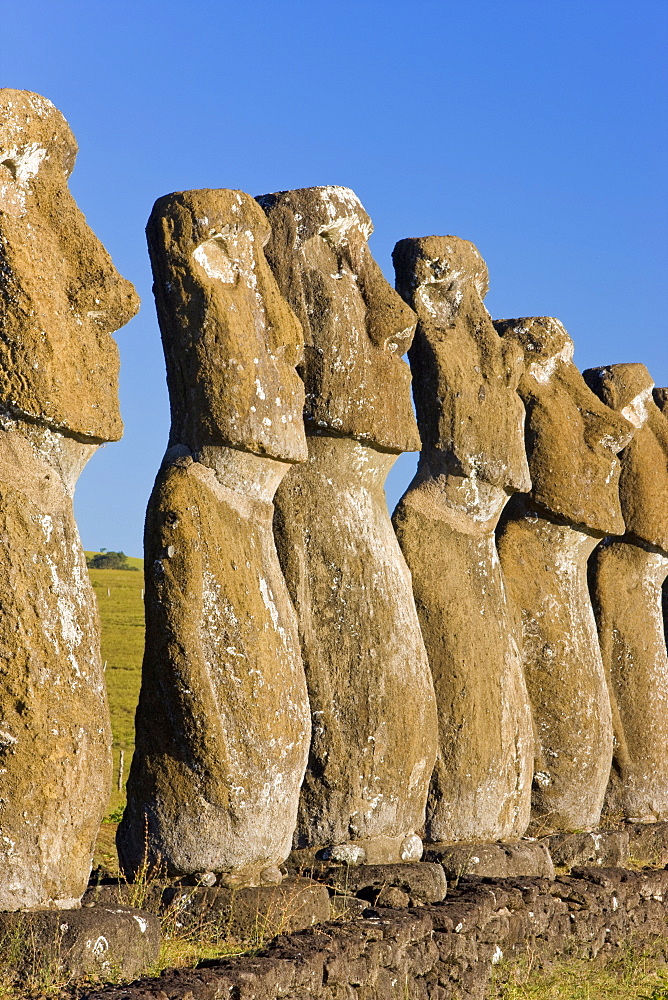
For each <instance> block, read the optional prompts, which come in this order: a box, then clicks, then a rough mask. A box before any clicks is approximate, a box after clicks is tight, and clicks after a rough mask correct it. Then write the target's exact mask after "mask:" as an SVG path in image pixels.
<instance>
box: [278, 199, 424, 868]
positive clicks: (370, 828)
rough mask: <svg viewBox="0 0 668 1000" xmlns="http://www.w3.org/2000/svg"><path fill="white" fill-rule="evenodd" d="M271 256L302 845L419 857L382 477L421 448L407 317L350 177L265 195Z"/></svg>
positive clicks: (402, 607)
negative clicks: (301, 735)
mask: <svg viewBox="0 0 668 1000" xmlns="http://www.w3.org/2000/svg"><path fill="white" fill-rule="evenodd" d="M258 201H259V203H260V204H261V205H262V207H263V208H264V210H265V212H266V213H267V215H268V216H269V220H270V222H271V226H272V233H273V235H272V239H271V240H270V242H269V244H268V245H267V257H268V259H269V262H270V264H271V266H272V268H273V270H274V273H275V275H276V277H277V280H278V283H279V286H280V287H281V289H282V291H283V293H284V295H285V296H286V298H287V299H288V301H289V302H290V304H291V306H292V308H293V309H294V310H295V312H296V313H297V315H298V316H299V318H300V319H301V321H302V324H303V326H304V336H305V340H306V346H305V353H304V361H303V363H302V365H301V367H300V371H301V373H302V377H303V379H304V382H305V386H306V407H305V420H306V431H307V440H308V452H309V460H308V464H306V465H303V466H299V467H296V468H295V469H293V471H292V472H291V473H290V474H289V475H288V476H287V477H286V478H285V480H284V481H283V483H282V484H281V486H280V488H279V490H278V493H277V495H276V518H275V533H276V538H277V545H278V550H279V557H280V559H281V565H282V566H283V570H284V573H285V576H286V580H287V583H288V587H289V590H290V594H291V596H292V599H293V601H294V604H295V607H296V610H297V616H298V619H299V629H300V639H301V647H302V654H303V657H304V665H305V668H306V676H307V681H308V687H309V697H310V702H311V712H312V723H313V738H312V742H311V751H310V758H309V764H308V768H307V772H306V776H305V779H304V786H303V789H302V794H301V799H300V807H299V822H298V827H297V832H296V835H295V847H297V848H322V849H325V851H324V854H325V856H327V857H330V858H332V859H334V860H341V861H357V862H359V861H367V862H368V863H395V862H400V861H406V860H412V859H415V858H419V857H420V856H421V854H422V841H421V839H420V836H419V832H420V831H421V829H422V827H423V824H424V810H425V803H426V798H427V789H428V785H429V778H430V776H431V771H432V768H433V764H434V760H435V756H436V738H437V723H436V708H435V702H434V690H433V685H432V681H431V676H430V673H429V665H428V663H427V657H426V653H425V648H424V643H423V641H422V636H421V634H420V627H419V623H418V619H417V614H416V611H415V603H414V601H413V595H412V591H411V580H410V574H409V572H408V569H407V567H406V563H405V562H404V559H403V557H402V555H401V550H400V549H399V546H398V544H397V540H396V537H395V535H394V532H393V530H392V524H391V521H390V518H389V515H388V512H387V505H386V500H385V494H384V490H383V484H384V481H385V478H386V476H387V473H388V472H389V470H390V468H391V466H392V464H393V463H394V461H395V460H396V457H397V455H398V454H399V453H400V452H402V451H413V450H415V449H417V447H418V446H419V438H418V432H417V426H416V423H415V417H414V415H413V411H412V408H411V401H410V370H409V368H408V365H406V364H405V362H404V361H402V355H403V353H404V351H405V350H406V349H407V348H408V347H409V346H410V343H411V340H412V337H413V332H414V328H415V315H414V314H413V312H412V311H411V310H410V309H409V308H408V306H406V305H405V304H404V303H403V302H402V301H401V299H400V298H399V296H398V295H397V294H396V292H395V291H394V290H393V289H392V288H391V287H390V285H388V283H387V281H386V280H385V278H384V277H383V275H382V273H381V271H380V268H379V267H378V265H377V264H376V263H375V261H374V260H373V258H372V256H371V254H370V252H369V248H368V245H367V240H368V238H369V235H370V233H371V231H372V225H371V220H370V219H369V216H368V215H367V214H366V212H365V211H364V209H363V208H362V206H361V204H360V202H359V201H358V199H357V197H356V196H355V195H354V194H353V192H352V191H350V190H348V189H347V188H340V187H322V188H306V189H303V190H299V191H284V192H280V193H279V194H271V195H265V196H263V197H261V198H259V199H258Z"/></svg>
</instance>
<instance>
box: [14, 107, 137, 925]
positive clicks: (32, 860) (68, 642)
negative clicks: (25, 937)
mask: <svg viewBox="0 0 668 1000" xmlns="http://www.w3.org/2000/svg"><path fill="white" fill-rule="evenodd" d="M76 149H77V147H76V143H75V141H74V137H73V136H72V133H71V131H70V129H69V126H68V125H67V122H66V121H65V119H64V118H63V117H62V115H61V114H60V112H59V111H57V110H56V108H55V107H54V106H53V105H52V104H51V102H50V101H47V100H46V99H45V98H43V97H39V96H38V95H37V94H31V93H28V92H26V91H15V90H0V270H1V271H2V275H3V277H2V286H1V287H0V534H1V536H2V542H3V544H2V548H1V549H0V602H1V604H2V615H0V775H1V777H0V910H16V909H20V908H31V907H33V908H50V907H53V908H56V907H64V908H68V907H73V906H77V905H78V902H79V899H80V897H81V895H82V893H83V891H84V889H85V887H86V883H87V881H88V876H89V874H90V869H91V859H92V853H93V845H94V842H95V837H96V834H97V829H98V826H99V823H100V820H101V819H102V815H103V810H104V807H105V805H106V800H107V797H108V793H109V783H110V779H111V729H110V723H109V713H108V707H107V699H106V692H105V687H104V676H103V669H102V663H101V660H100V649H99V623H98V616H97V607H96V603H95V598H94V595H93V590H92V587H91V585H90V581H89V579H88V573H87V570H86V562H85V558H84V554H83V551H82V548H81V542H80V540H79V534H78V531H77V527H76V524H75V521H74V516H73V512H72V495H73V493H74V487H75V485H76V480H77V478H78V476H79V474H80V472H81V470H82V468H83V466H84V465H85V463H86V461H87V460H88V458H89V457H90V456H91V455H92V453H93V452H94V451H95V450H96V448H97V447H98V445H99V444H100V443H101V442H102V441H108V440H115V439H117V438H118V437H120V434H121V427H122V425H121V421H120V416H119V412H118V397H117V372H118V353H117V348H116V345H115V343H114V341H113V339H112V337H111V335H110V334H111V333H112V331H113V330H115V329H117V328H118V327H119V326H121V325H122V324H123V323H126V322H127V321H128V320H129V319H130V318H131V317H132V316H133V315H134V313H135V312H136V310H137V307H138V299H137V296H136V295H135V293H134V289H133V288H132V286H131V285H130V284H129V282H127V281H125V280H124V279H123V278H121V277H120V275H119V274H118V273H117V271H116V270H115V268H114V266H113V264H112V262H111V260H110V258H109V256H108V254H107V253H106V251H105V250H104V248H103V247H102V245H101V244H100V243H99V241H98V240H97V238H96V237H95V235H94V234H93V233H92V232H91V230H90V229H89V228H88V226H87V225H86V221H85V219H84V217H83V215H82V214H81V212H80V211H79V209H78V208H77V206H76V203H75V202H74V199H73V198H72V195H71V194H70V192H69V189H68V187H67V178H68V176H69V174H70V172H71V170H72V167H73V165H74V159H75V156H76Z"/></svg>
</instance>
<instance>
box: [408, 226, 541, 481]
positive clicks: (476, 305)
mask: <svg viewBox="0 0 668 1000" xmlns="http://www.w3.org/2000/svg"><path fill="white" fill-rule="evenodd" d="M392 257H393V260H394V266H395V270H396V274H397V289H398V291H399V292H400V294H401V295H402V297H403V298H404V299H405V300H406V301H407V302H408V304H409V305H410V306H412V308H413V309H414V310H415V312H416V313H417V315H418V327H417V331H416V334H415V339H414V341H413V345H412V347H411V349H410V351H409V358H410V362H411V370H412V373H413V393H414V396H415V405H416V409H417V414H418V424H419V427H420V436H421V438H422V448H423V456H426V457H427V460H428V461H429V465H430V469H431V470H432V473H433V472H434V471H435V469H436V468H439V469H441V470H442V471H447V472H450V473H452V474H454V475H458V476H464V477H469V478H471V479H476V480H480V481H482V482H484V483H488V484H490V485H492V486H497V487H500V488H501V489H503V490H505V491H506V492H507V493H513V492H515V491H518V490H519V491H527V490H528V489H529V488H530V486H531V482H530V479H529V469H528V466H527V460H526V455H525V450H524V405H523V403H522V400H521V399H520V397H519V395H518V394H517V387H518V384H519V380H520V377H521V374H522V370H523V355H522V352H521V350H520V349H519V347H518V346H517V345H516V344H513V343H511V342H509V341H505V340H503V339H502V338H501V337H500V336H499V335H498V333H497V332H496V330H495V329H494V325H493V323H492V320H491V317H490V315H489V313H488V312H487V310H486V309H485V306H484V305H483V299H484V297H485V295H486V293H487V290H488V287H489V281H488V272H487V266H486V264H485V262H484V260H483V259H482V257H481V256H480V254H479V253H478V251H477V249H476V248H475V246H474V245H473V244H472V243H469V242H468V241H467V240H460V239H458V238H457V237H456V236H428V237H425V238H422V239H405V240H401V241H400V242H399V243H397V245H396V247H395V248H394V253H393V255H392Z"/></svg>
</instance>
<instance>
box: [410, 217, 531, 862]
mask: <svg viewBox="0 0 668 1000" xmlns="http://www.w3.org/2000/svg"><path fill="white" fill-rule="evenodd" d="M394 262H395V268H396V273H397V288H398V289H399V290H400V292H401V294H402V295H403V296H404V297H405V298H406V300H407V302H408V303H409V304H410V305H411V306H412V307H413V308H414V309H415V311H416V312H417V315H418V319H419V323H418V328H417V332H416V336H415V340H414V342H413V345H412V347H411V349H410V351H409V358H410V363H411V369H412V372H413V382H414V386H415V399H416V406H417V414H418V423H419V427H420V434H421V437H422V452H421V454H420V463H419V466H418V471H417V474H416V476H415V478H414V480H413V482H412V483H411V484H410V486H409V487H408V490H407V491H406V493H405V494H404V496H403V497H402V499H401V501H400V502H399V505H398V507H397V509H396V511H395V513H394V518H393V520H394V526H395V529H396V532H397V537H398V539H399V544H400V545H401V548H402V551H403V553H404V556H405V558H406V561H407V563H408V566H409V569H410V571H411V574H412V578H413V592H414V595H415V600H416V605H417V610H418V615H419V618H420V624H421V627H422V634H423V637H424V640H425V645H426V647H427V653H428V656H429V663H430V666H431V671H432V674H433V678H434V687H435V690H436V701H437V706H438V718H439V755H438V760H437V763H436V767H435V770H434V774H433V777H432V782H431V789H430V794H429V801H428V806H427V825H426V836H427V839H428V840H429V841H436V842H439V841H455V840H476V841H480V840H490V841H493V840H498V839H503V838H506V839H507V838H514V837H518V836H521V835H522V834H523V833H524V831H525V830H526V828H527V825H528V822H529V811H530V806H531V768H532V763H533V731H532V721H531V709H530V705H529V696H528V693H527V690H526V685H525V681H524V675H523V670H522V661H521V656H520V651H519V647H518V641H519V640H520V639H521V635H520V634H519V628H518V627H517V625H516V623H515V620H514V618H513V617H512V616H511V615H510V614H509V609H508V604H507V599H506V592H505V588H504V582H503V574H502V572H501V567H500V564H499V559H498V554H497V551H496V542H495V538H494V529H495V527H496V524H497V522H498V519H499V516H500V514H501V511H502V510H503V507H504V505H505V504H506V502H507V501H508V499H509V496H510V495H511V494H512V493H513V492H515V491H516V490H524V491H526V490H528V489H529V488H530V485H531V484H530V480H529V470H528V467H527V461H526V457H525V452H524V407H523V405H522V401H521V399H520V398H519V396H518V394H517V386H518V382H519V379H520V376H521V374H522V367H523V355H522V352H521V350H519V348H518V346H517V345H516V344H513V343H510V342H507V341H504V340H502V338H501V337H499V335H498V333H497V332H496V330H495V329H494V326H493V324H492V320H491V318H490V316H489V313H488V312H487V310H486V309H485V306H484V305H483V297H484V295H485V294H486V292H487V287H488V279H487V268H486V265H485V262H484V261H483V259H482V257H481V256H480V254H479V253H478V251H477V250H476V248H475V247H474V246H473V244H472V243H468V242H467V241H465V240H460V239H458V238H457V237H455V236H431V237H427V238H424V239H406V240H402V241H401V242H400V243H398V244H397V246H396V247H395V250H394Z"/></svg>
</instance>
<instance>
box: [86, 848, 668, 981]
mask: <svg viewBox="0 0 668 1000" xmlns="http://www.w3.org/2000/svg"><path fill="white" fill-rule="evenodd" d="M667 900H668V872H665V871H657V872H651V871H645V872H626V871H620V870H619V869H614V868H612V869H611V868H608V869H601V868H595V869H590V868H581V869H578V870H577V873H573V874H572V875H570V876H561V877H559V878H557V879H555V880H553V881H549V880H546V879H540V878H517V879H484V880H483V879H476V878H470V879H463V880H462V881H461V883H460V884H459V886H458V887H457V888H456V889H454V890H452V891H451V892H450V893H449V895H448V898H447V899H445V900H444V901H443V902H442V903H433V904H431V905H428V906H423V907H419V908H413V909H408V910H406V909H404V910H401V909H390V908H384V907H382V906H378V907H377V908H375V909H369V910H366V911H365V914H366V916H365V918H364V919H358V920H353V921H351V922H350V923H348V924H345V925H342V924H341V923H338V922H332V923H329V924H325V925H323V926H321V927H316V928H313V929H311V930H307V931H303V932H302V933H301V934H293V935H289V936H288V935H282V936H281V937H279V938H277V939H276V940H275V941H274V942H272V943H271V945H270V946H269V947H268V948H267V949H266V950H265V951H264V952H263V953H262V954H261V955H259V956H257V957H254V958H248V957H241V958H237V959H232V960H228V961H221V962H219V963H215V964H213V963H211V964H210V965H209V966H208V967H207V968H200V969H196V970H186V969H174V970H170V971H168V972H165V973H163V975H161V976H160V978H159V979H142V980H141V981H139V982H138V983H134V984H132V985H131V986H109V987H107V988H106V989H99V990H98V989H93V990H91V991H90V992H88V993H86V994H85V1000H153V998H155V1000H182V998H184V1000H185V998H188V1000H190V998H192V1000H213V998H214V997H223V996H238V997H240V998H244V1000H245V998H246V997H248V998H249V1000H250V998H251V997H252V998H254V1000H275V998H276V997H281V998H284V1000H303V998H305V997H308V998H309V1000H311V998H312V1000H340V998H341V997H345V996H351V997H352V996H356V995H357V996H364V997H365V1000H404V998H405V997H407V996H409V997H411V998H414V1000H483V998H485V997H487V996H490V995H491V991H492V990H493V989H494V987H492V986H491V984H490V980H491V978H492V972H493V970H494V968H495V967H497V971H498V972H500V973H501V975H502V974H503V973H502V972H501V970H499V969H498V965H499V962H501V960H502V959H504V958H505V959H513V958H514V957H519V956H521V955H527V956H530V957H531V961H532V962H534V963H536V962H537V963H539V964H541V965H542V964H547V963H549V962H550V961H551V960H553V959H559V958H564V957H566V956H581V957H583V958H590V959H593V958H595V957H596V956H598V955H600V956H601V958H604V957H614V956H615V955H619V953H620V950H621V948H623V947H636V948H641V947H646V946H650V945H652V943H653V942H654V951H655V954H656V956H657V960H660V959H661V958H662V957H663V958H665V957H666V956H667V955H668V952H667V950H666V944H665V926H666V918H667V917H668V902H667ZM498 979H499V977H498V976H497V983H498Z"/></svg>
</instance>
